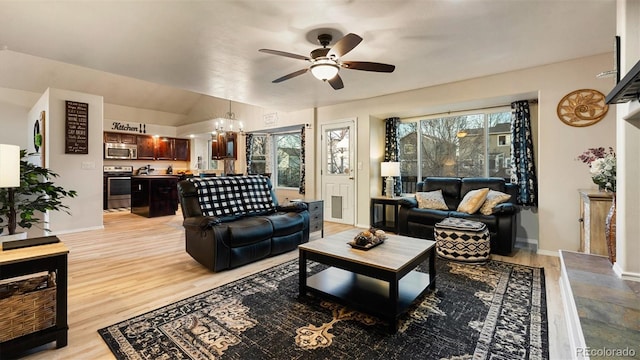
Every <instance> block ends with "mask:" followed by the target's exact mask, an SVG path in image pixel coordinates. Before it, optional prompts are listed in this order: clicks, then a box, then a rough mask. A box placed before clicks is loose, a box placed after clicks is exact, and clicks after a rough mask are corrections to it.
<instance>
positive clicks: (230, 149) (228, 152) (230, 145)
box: [211, 132, 238, 160]
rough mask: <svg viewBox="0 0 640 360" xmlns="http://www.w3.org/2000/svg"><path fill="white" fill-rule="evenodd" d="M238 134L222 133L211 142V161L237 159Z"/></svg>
mask: <svg viewBox="0 0 640 360" xmlns="http://www.w3.org/2000/svg"><path fill="white" fill-rule="evenodd" d="M237 139H238V134H236V133H233V132H228V133H220V134H218V135H217V136H216V137H214V138H213V139H212V141H211V160H222V159H234V160H235V159H237V158H238V144H237Z"/></svg>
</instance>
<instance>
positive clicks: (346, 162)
mask: <svg viewBox="0 0 640 360" xmlns="http://www.w3.org/2000/svg"><path fill="white" fill-rule="evenodd" d="M355 134H356V132H355V121H354V120H350V121H344V122H340V123H334V124H327V125H323V126H322V139H321V144H322V145H321V146H322V163H321V165H320V166H321V174H322V180H321V182H322V199H323V200H324V219H325V220H326V221H333V222H337V223H342V224H349V225H354V223H355V222H354V219H355V193H356V192H355V184H356V182H355V175H356V171H355V169H354V166H355V164H356V159H355V149H356V146H355V145H356V142H355Z"/></svg>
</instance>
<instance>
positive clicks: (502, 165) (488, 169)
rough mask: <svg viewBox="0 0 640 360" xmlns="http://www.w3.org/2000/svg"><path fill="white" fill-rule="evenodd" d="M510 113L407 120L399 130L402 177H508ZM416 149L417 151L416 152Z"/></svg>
mask: <svg viewBox="0 0 640 360" xmlns="http://www.w3.org/2000/svg"><path fill="white" fill-rule="evenodd" d="M510 133H511V111H510V109H508V108H506V107H505V108H500V109H492V111H488V110H477V111H473V112H466V113H459V114H452V115H451V116H446V117H433V118H421V119H415V120H405V121H403V122H401V123H400V124H399V126H398V139H399V142H400V173H401V174H402V176H403V177H417V178H418V179H422V178H424V177H426V176H456V177H469V176H498V177H508V176H509V172H510V169H509V168H510V161H511V146H510V145H511V135H510ZM416 149H417V151H416Z"/></svg>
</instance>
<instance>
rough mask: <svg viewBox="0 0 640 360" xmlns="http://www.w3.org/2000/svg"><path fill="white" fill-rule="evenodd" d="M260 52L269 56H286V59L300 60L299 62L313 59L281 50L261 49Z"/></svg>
mask: <svg viewBox="0 0 640 360" xmlns="http://www.w3.org/2000/svg"><path fill="white" fill-rule="evenodd" d="M258 51H260V52H263V53H267V54H271V55H279V56H286V57H289V58H294V59H298V60H306V61H311V58H309V57H308V56H303V55H298V54H292V53H288V52H285V51H280V50H271V49H260V50H258Z"/></svg>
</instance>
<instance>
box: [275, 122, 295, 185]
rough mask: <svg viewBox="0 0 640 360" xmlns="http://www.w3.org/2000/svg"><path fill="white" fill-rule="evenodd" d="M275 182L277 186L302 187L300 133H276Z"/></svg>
mask: <svg viewBox="0 0 640 360" xmlns="http://www.w3.org/2000/svg"><path fill="white" fill-rule="evenodd" d="M273 136H274V146H275V155H276V156H275V162H276V164H275V165H276V166H275V168H276V171H275V184H276V186H277V187H288V188H298V187H300V158H301V156H302V155H301V152H300V144H301V138H300V134H299V133H295V134H294V133H289V134H274V135H273Z"/></svg>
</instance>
